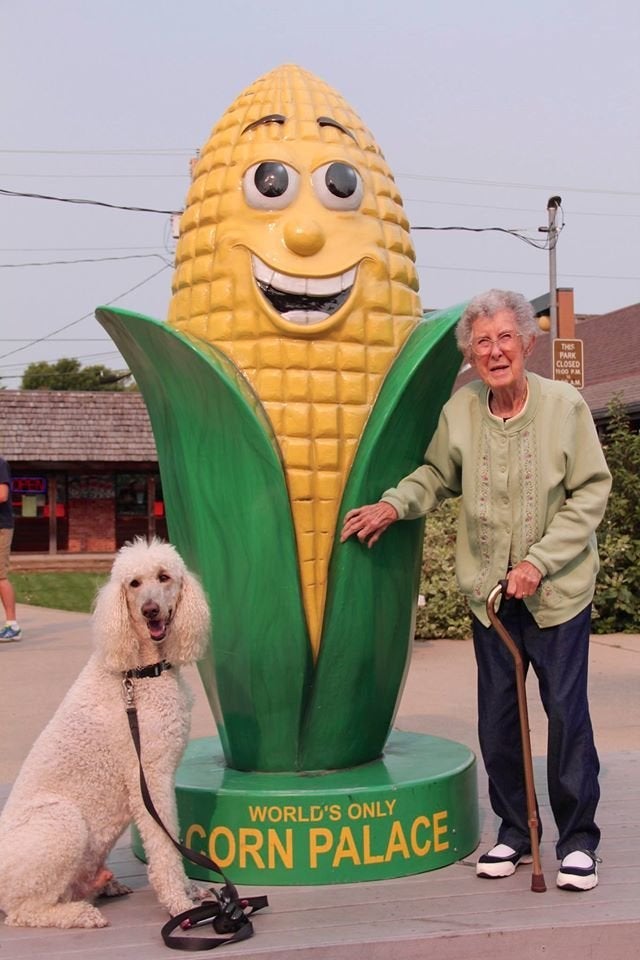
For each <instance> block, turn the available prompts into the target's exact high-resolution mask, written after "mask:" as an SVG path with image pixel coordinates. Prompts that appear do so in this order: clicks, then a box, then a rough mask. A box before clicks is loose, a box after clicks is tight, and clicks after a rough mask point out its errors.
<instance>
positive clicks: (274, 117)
mask: <svg viewBox="0 0 640 960" xmlns="http://www.w3.org/2000/svg"><path fill="white" fill-rule="evenodd" d="M286 121H287V118H286V117H285V116H283V115H282V114H281V113H269V114H267V116H266V117H259V118H258V119H257V120H254V121H253V123H250V124H248V125H247V126H246V127H245V128H244V130H243V131H242V132H243V133H246V132H247V130H253V129H254V128H255V127H259V126H260V124H262V123H280V124H283V123H286Z"/></svg>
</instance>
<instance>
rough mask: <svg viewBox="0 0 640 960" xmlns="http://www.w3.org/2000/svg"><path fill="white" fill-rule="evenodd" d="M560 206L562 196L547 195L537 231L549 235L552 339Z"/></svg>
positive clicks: (555, 329) (553, 336)
mask: <svg viewBox="0 0 640 960" xmlns="http://www.w3.org/2000/svg"><path fill="white" fill-rule="evenodd" d="M560 206H562V197H549V199H548V200H547V214H548V218H549V222H548V225H547V226H546V227H538V232H539V233H547V234H548V235H549V321H550V330H549V340H550V342H551V344H552V345H553V341H554V340H555V339H556V338H557V336H558V290H557V287H558V281H557V274H556V246H557V243H558V232H559V231H558V228H557V226H556V217H557V215H558V208H559V207H560Z"/></svg>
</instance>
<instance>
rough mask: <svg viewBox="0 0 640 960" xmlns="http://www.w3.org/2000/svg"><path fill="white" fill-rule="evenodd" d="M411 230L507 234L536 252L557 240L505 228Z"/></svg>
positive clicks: (412, 228)
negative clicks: (534, 236) (540, 238)
mask: <svg viewBox="0 0 640 960" xmlns="http://www.w3.org/2000/svg"><path fill="white" fill-rule="evenodd" d="M560 229H562V228H560ZM411 230H438V231H442V232H446V231H448V230H461V231H463V232H466V233H492V232H495V233H507V234H509V236H512V237H516V239H517V240H522V242H523V243H526V244H528V245H529V246H530V247H535V248H536V250H548V249H549V243H550V242H554V245H555V243H557V238H556V240H555V241H550V240H549V239H548V238H547V239H546V240H538V239H534V238H533V237H527V236H525V235H524V234H523V233H522V232H521V231H520V230H514V229H508V228H507V227H411Z"/></svg>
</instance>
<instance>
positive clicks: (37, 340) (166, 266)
mask: <svg viewBox="0 0 640 960" xmlns="http://www.w3.org/2000/svg"><path fill="white" fill-rule="evenodd" d="M169 266H170V264H168V263H165V264H164V266H162V267H160V269H159V270H156V271H155V272H154V273H152V274H150V275H149V276H148V277H145V279H144V280H141V281H140V282H139V283H136V284H134V285H133V286H132V287H129V289H128V290H125V291H124V292H123V293H119V294H118V296H117V297H114V298H113V300H107V301H106V303H105V304H104V305H105V307H108V306H111V304H112V303H116V302H117V301H118V300H122V298H123V297H126V296H127V295H128V294H130V293H133V291H134V290H138V289H139V288H140V287H142V286H144V284H145V283H149V281H150V280H153V279H154V277H157V276H158V275H159V274H160V273H162V272H163V271H164V270H168V269H169ZM89 318H93V311H91V312H90V313H85V314H84V316H82V317H78V319H77V320H72V321H71V323H65V324H64V326H62V327H58V329H57V330H52V331H51V332H50V333H47V334H46V335H45V336H44V337H36V338H35V339H34V340H31V341H29V343H27V344H25V345H24V346H23V347H16V348H15V349H14V350H9V351H7V353H1V354H0V360H4V359H5V357H12V356H13V355H14V354H15V353H20V352H21V351H22V350H27V349H28V348H29V347H33V346H35V344H36V343H43V342H44V341H45V340H49V339H50V338H51V337H54V336H55V335H56V333H62V331H63V330H68V329H69V328H70V327H74V326H75V325H76V324H77V323H81V322H82V321H83V320H88V319H89Z"/></svg>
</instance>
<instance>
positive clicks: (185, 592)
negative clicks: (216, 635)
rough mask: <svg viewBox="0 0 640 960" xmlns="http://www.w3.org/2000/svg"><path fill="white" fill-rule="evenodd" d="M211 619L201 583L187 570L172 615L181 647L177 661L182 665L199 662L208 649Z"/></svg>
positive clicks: (176, 639) (174, 630) (175, 633)
mask: <svg viewBox="0 0 640 960" xmlns="http://www.w3.org/2000/svg"><path fill="white" fill-rule="evenodd" d="M210 629H211V617H210V614H209V604H208V602H207V598H206V596H205V592H204V590H203V589H202V586H201V584H200V581H199V580H198V579H197V577H195V576H194V575H193V574H192V573H189V571H188V570H187V571H185V574H184V577H183V580H182V587H181V589H180V596H179V597H178V603H177V605H176V610H175V613H174V615H173V631H172V632H173V635H174V637H175V641H176V643H177V644H178V652H177V657H176V659H177V660H179V662H180V663H191V662H192V661H194V660H200V659H201V658H202V657H203V656H204V653H205V650H206V649H207V644H208V642H209V632H210Z"/></svg>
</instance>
